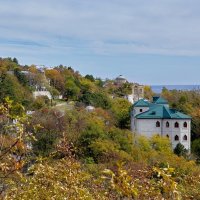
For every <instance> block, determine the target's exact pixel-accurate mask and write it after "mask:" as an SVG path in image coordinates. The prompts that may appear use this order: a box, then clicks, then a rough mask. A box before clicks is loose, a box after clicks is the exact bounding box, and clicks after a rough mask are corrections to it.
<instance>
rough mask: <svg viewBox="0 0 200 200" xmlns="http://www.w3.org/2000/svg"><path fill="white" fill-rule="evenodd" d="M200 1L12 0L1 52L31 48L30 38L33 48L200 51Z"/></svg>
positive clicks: (0, 34)
mask: <svg viewBox="0 0 200 200" xmlns="http://www.w3.org/2000/svg"><path fill="white" fill-rule="evenodd" d="M199 6H200V2H199V1H198V0H191V1H188V0H162V1H161V0H151V1H148V0H139V1H138V0H110V1H106V0H101V1H97V0H84V1H83V0H65V1H64V0H59V1H55V0H48V1H47V0H34V1H25V0H18V1H12V0H7V1H3V2H1V7H0V27H1V31H0V44H1V45H0V52H3V51H5V49H6V50H7V51H8V52H9V51H15V50H12V49H20V51H22V52H23V51H24V52H26V49H27V45H24V44H29V48H32V50H31V51H30V53H33V52H35V53H37V52H38V49H40V51H42V52H46V53H48V52H49V53H51V52H54V53H56V52H57V53H59V52H61V51H67V52H72V53H73V52H74V53H76V52H79V53H84V52H91V53H95V54H97V55H98V54H106V55H113V54H114V55H116V54H117V55H118V54H127V53H128V54H131V53H146V54H161V55H163V54H164V55H186V56H193V55H195V56H196V55H197V56H200V27H199V26H198V24H199V22H200V13H199V10H198V8H199ZM12 42H13V44H12ZM6 43H7V48H5V45H6ZM16 43H18V45H17V44H16ZM2 44H3V45H4V47H3V46H2ZM31 44H33V47H31ZM34 44H38V47H36V46H34ZM28 52H29V50H28Z"/></svg>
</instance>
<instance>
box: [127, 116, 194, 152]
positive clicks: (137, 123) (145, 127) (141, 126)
mask: <svg viewBox="0 0 200 200" xmlns="http://www.w3.org/2000/svg"><path fill="white" fill-rule="evenodd" d="M157 121H159V122H160V127H156V122H157ZM167 121H168V122H169V127H168V128H167V127H166V122H167ZM176 122H178V123H179V128H175V127H174V124H175V123H176ZM184 122H187V128H184V127H183V123H184ZM132 123H133V126H134V127H133V129H132V130H133V131H135V132H136V133H137V134H142V135H145V136H146V137H151V136H152V135H154V134H159V135H161V136H167V135H168V136H169V138H170V140H171V143H172V147H173V148H175V147H176V145H177V144H178V143H179V142H180V143H181V144H183V145H184V147H185V148H186V149H188V150H190V146H191V144H190V141H191V138H190V135H191V134H190V133H191V120H183V119H181V120H175V119H169V120H167V119H164V120H162V119H135V120H134V121H132V122H131V124H132ZM176 135H177V136H178V137H179V141H175V136H176ZM184 135H186V136H187V141H184V140H183V137H184Z"/></svg>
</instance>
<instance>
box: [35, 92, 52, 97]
mask: <svg viewBox="0 0 200 200" xmlns="http://www.w3.org/2000/svg"><path fill="white" fill-rule="evenodd" d="M38 96H47V97H48V98H49V99H52V96H51V94H50V92H49V91H34V92H33V97H34V98H36V97H38Z"/></svg>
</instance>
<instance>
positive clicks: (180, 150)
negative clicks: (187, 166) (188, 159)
mask: <svg viewBox="0 0 200 200" xmlns="http://www.w3.org/2000/svg"><path fill="white" fill-rule="evenodd" d="M174 153H175V154H176V155H177V156H186V155H187V150H186V149H185V147H184V145H182V144H181V143H178V144H177V145H176V147H175V149H174Z"/></svg>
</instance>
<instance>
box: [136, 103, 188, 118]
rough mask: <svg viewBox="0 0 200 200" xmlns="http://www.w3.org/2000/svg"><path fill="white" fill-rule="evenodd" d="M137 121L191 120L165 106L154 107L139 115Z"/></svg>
mask: <svg viewBox="0 0 200 200" xmlns="http://www.w3.org/2000/svg"><path fill="white" fill-rule="evenodd" d="M136 118H137V119H191V117H190V116H189V115H185V114H183V113H181V112H179V111H177V110H175V109H170V108H168V107H166V106H164V105H156V104H155V105H154V106H152V107H151V108H150V109H149V110H148V111H146V112H144V113H141V114H138V115H137V116H136Z"/></svg>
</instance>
